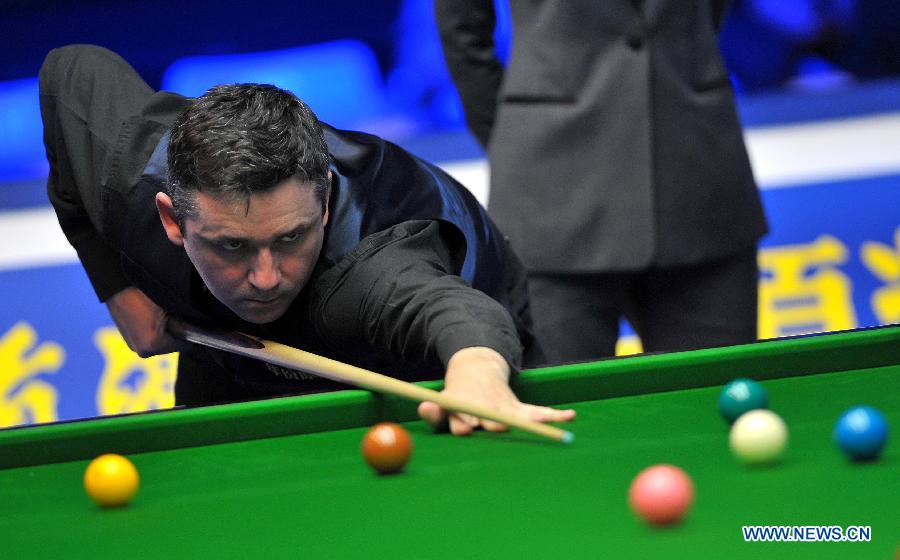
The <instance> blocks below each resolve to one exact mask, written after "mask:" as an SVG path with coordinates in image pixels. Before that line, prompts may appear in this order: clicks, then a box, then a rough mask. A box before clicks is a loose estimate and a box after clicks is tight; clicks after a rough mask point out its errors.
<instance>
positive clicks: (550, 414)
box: [419, 347, 575, 436]
mask: <svg viewBox="0 0 900 560" xmlns="http://www.w3.org/2000/svg"><path fill="white" fill-rule="evenodd" d="M442 392H443V393H445V394H448V395H452V396H454V397H458V398H460V399H465V400H467V401H471V402H475V403H480V404H482V405H485V406H488V407H490V408H493V409H496V410H499V411H502V412H506V413H508V414H513V415H516V416H520V417H522V418H525V419H528V420H534V421H537V422H568V421H569V420H572V419H573V418H575V411H574V410H571V409H570V410H558V409H555V408H550V407H546V406H536V405H531V404H526V403H523V402H521V401H520V400H519V399H518V398H517V397H516V395H515V394H514V393H513V391H512V389H510V387H509V365H508V364H507V363H506V360H505V359H504V358H503V357H502V356H501V355H500V354H499V353H497V352H496V351H494V350H492V349H490V348H484V347H472V348H464V349H462V350H460V351H458V352H457V353H456V354H454V355H453V357H451V358H450V361H449V362H448V364H447V373H446V376H445V378H444V390H443V391H442ZM419 416H420V417H421V418H422V419H423V420H425V421H426V422H428V423H429V424H431V425H432V426H435V427H439V426H442V425H444V424H445V423H447V422H448V421H449V428H450V432H451V433H452V434H454V435H457V436H464V435H468V434H471V433H472V431H474V430H475V429H476V428H479V427H481V428H483V429H485V430H487V431H490V432H502V431H506V430H507V426H505V425H504V424H500V423H498V422H494V421H491V420H484V419H481V418H476V417H474V416H472V415H469V414H463V413H457V412H450V413H449V414H448V412H447V411H446V410H444V409H443V408H441V407H439V406H438V405H436V404H435V403H432V402H423V403H421V404H420V405H419Z"/></svg>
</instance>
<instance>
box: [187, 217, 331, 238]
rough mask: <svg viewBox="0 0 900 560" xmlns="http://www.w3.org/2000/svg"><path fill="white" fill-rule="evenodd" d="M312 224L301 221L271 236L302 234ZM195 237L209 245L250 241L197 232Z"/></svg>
mask: <svg viewBox="0 0 900 560" xmlns="http://www.w3.org/2000/svg"><path fill="white" fill-rule="evenodd" d="M314 223H315V220H310V221H307V220H301V221H300V223H298V224H296V225H295V226H294V227H292V228H289V229H287V230H284V231H280V232H277V233H275V234H274V235H273V236H272V239H278V238H279V237H286V236H288V235H292V234H294V233H303V232H305V231H307V230H309V229H310V228H311V227H312V226H313V224H314ZM196 235H197V237H199V238H201V239H203V240H204V241H206V242H209V243H221V242H223V241H239V242H248V241H250V238H249V237H246V236H242V235H229V234H227V233H214V234H204V233H203V232H199V231H198V232H196Z"/></svg>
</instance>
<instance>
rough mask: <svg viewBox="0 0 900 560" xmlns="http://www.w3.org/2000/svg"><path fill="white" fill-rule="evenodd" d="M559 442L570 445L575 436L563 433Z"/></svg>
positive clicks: (570, 433)
mask: <svg viewBox="0 0 900 560" xmlns="http://www.w3.org/2000/svg"><path fill="white" fill-rule="evenodd" d="M561 441H562V442H563V443H565V444H570V443H572V442H574V441H575V434H573V433H572V432H564V433H563V437H562V440H561Z"/></svg>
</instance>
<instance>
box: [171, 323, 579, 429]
mask: <svg viewBox="0 0 900 560" xmlns="http://www.w3.org/2000/svg"><path fill="white" fill-rule="evenodd" d="M166 328H167V330H168V331H169V332H170V333H172V334H173V335H174V336H176V337H178V338H182V339H184V340H187V341H188V342H193V343H194V344H200V345H203V346H209V347H211V348H216V349H218V350H224V351H226V352H231V353H234V354H240V355H242V356H247V357H249V358H254V359H257V360H261V361H264V362H268V363H271V364H275V365H279V366H283V367H286V368H291V369H298V370H302V371H305V372H308V373H313V374H315V375H318V376H320V377H325V378H327V379H331V380H333V381H338V382H340V383H347V384H350V385H354V386H357V387H362V388H364V389H369V390H372V391H376V392H379V393H387V394H391V395H395V396H398V397H401V398H405V399H408V400H412V401H415V402H423V401H430V402H433V403H435V404H437V405H438V406H440V407H441V408H443V409H445V410H448V411H453V412H463V413H466V414H471V415H472V416H476V417H478V418H484V419H487V420H493V421H495V422H500V423H502V424H505V425H507V426H509V427H512V428H518V429H520V430H524V431H526V432H531V433H533V434H536V435H539V436H544V437H546V438H549V439H553V440H556V441H561V442H563V443H571V442H572V441H573V440H574V439H575V438H574V436H573V435H572V433H571V432H567V431H565V430H562V429H560V428H557V427H555V426H550V425H547V424H542V423H540V422H535V421H533V420H526V419H523V418H518V417H516V416H513V415H511V414H507V413H505V412H500V411H496V410H492V409H490V408H488V407H486V406H482V405H480V404H477V403H472V402H468V401H466V400H463V399H458V398H456V397H452V396H449V395H445V394H443V393H439V392H438V391H433V390H431V389H426V388H425V387H422V386H420V385H416V384H414V383H409V382H407V381H401V380H399V379H395V378H393V377H389V376H387V375H382V374H380V373H375V372H374V371H369V370H366V369H363V368H359V367H356V366H353V365H350V364H345V363H343V362H339V361H337V360H332V359H331V358H326V357H324V356H319V355H316V354H312V353H310V352H306V351H304V350H300V349H297V348H293V347H291V346H287V345H285V344H281V343H279V342H273V341H271V340H264V339H260V338H256V337H253V336H250V335H246V334H242V333H238V332H228V331H216V330H213V329H208V328H201V327H198V326H195V325H191V324H189V323H186V322H184V321H182V320H180V319H176V318H174V317H170V318H169V319H168V324H167V326H166Z"/></svg>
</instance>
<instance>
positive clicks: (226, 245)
mask: <svg viewBox="0 0 900 560" xmlns="http://www.w3.org/2000/svg"><path fill="white" fill-rule="evenodd" d="M221 247H222V248H223V249H225V250H226V251H238V250H240V249H242V248H243V247H244V244H243V243H242V242H240V241H225V242H223V243H222V244H221Z"/></svg>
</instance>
